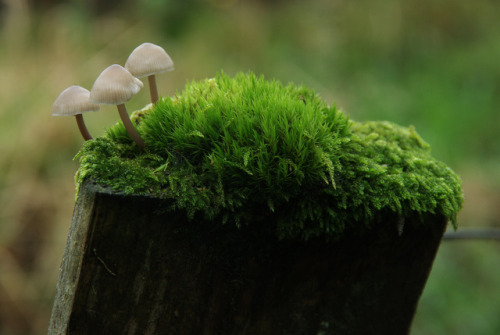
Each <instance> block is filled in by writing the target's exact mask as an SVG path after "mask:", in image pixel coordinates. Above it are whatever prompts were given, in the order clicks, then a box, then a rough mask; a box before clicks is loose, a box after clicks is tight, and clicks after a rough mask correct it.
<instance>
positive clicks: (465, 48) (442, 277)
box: [0, 0, 500, 335]
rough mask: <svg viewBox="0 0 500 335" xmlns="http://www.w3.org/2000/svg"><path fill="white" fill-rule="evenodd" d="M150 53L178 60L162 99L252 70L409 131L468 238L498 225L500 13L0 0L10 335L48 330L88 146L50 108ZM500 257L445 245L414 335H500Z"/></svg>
mask: <svg viewBox="0 0 500 335" xmlns="http://www.w3.org/2000/svg"><path fill="white" fill-rule="evenodd" d="M143 42H152V43H156V44H158V45H161V46H162V47H164V48H165V49H166V50H167V52H168V53H169V54H170V56H171V57H172V59H173V60H174V62H175V66H176V70H175V71H174V72H169V73H167V74H164V75H161V76H158V86H159V90H160V94H163V95H171V94H174V93H175V92H176V91H180V90H182V88H183V86H184V85H185V83H186V82H188V81H192V80H198V79H203V78H206V77H212V76H214V75H215V74H216V72H217V71H220V70H224V71H225V72H226V73H227V74H229V75H233V74H235V73H236V72H238V71H247V70H252V71H254V72H255V73H257V74H263V75H264V76H265V77H266V78H268V79H271V78H275V79H278V80H280V81H282V82H285V83H287V82H290V81H293V82H295V83H297V84H304V85H307V86H309V87H311V88H313V89H315V90H316V92H317V93H318V94H320V95H321V96H322V97H324V99H326V100H327V101H328V102H329V103H331V104H333V103H336V104H337V106H338V107H340V108H341V109H342V110H344V111H345V112H346V113H347V114H348V115H349V116H350V117H351V118H352V119H355V120H357V121H364V120H382V119H384V120H390V121H393V122H397V123H399V124H402V125H410V124H413V125H415V127H416V129H417V131H418V132H419V133H420V135H422V137H423V138H424V139H425V140H427V141H428V142H429V143H430V144H431V145H432V148H433V153H434V155H435V156H436V157H437V158H438V159H440V160H443V161H444V162H446V163H447V164H449V165H450V167H452V168H453V169H454V170H455V171H456V172H458V173H459V174H460V175H461V176H462V178H463V186H464V192H465V197H466V203H465V206H464V209H463V211H462V212H461V213H460V216H459V226H460V227H471V226H478V227H485V226H497V227H498V226H500V206H499V205H500V136H499V135H498V134H499V131H500V112H499V110H498V106H500V2H495V1H489V0H478V1H468V0H453V1H452V0H434V1H430V0H423V1H422V0H405V1H397V0H386V1H379V2H375V1H369V0H360V1H356V2H353V1H347V0H337V1H336V0H311V1H299V0H296V1H284V0H282V1H280V0H267V1H266V0H253V1H243V0H240V1H238V0H184V1H180V0H179V1H173V0H165V1H160V0H128V1H117V0H114V1H111V0H109V1H99V0H92V1H83V0H73V1H62V0H59V1H58V0H39V1H37V0H3V1H2V0H0V335H11V334H45V333H46V329H47V327H48V321H49V318H50V311H51V306H52V300H53V296H54V291H55V285H56V282H57V275H58V269H59V265H60V262H61V258H62V253H63V250H64V244H65V240H66V236H67V233H68V228H69V224H70V222H71V216H72V210H73V205H74V192H75V189H74V181H73V176H74V173H75V171H76V169H77V167H78V165H77V162H75V161H73V157H74V155H75V154H76V153H77V151H78V150H79V148H80V147H81V145H82V139H81V137H80V135H79V133H78V130H77V127H76V125H75V122H74V120H73V119H72V118H56V117H52V116H51V115H50V114H51V107H52V103H53V101H54V99H55V98H56V97H57V96H58V94H59V93H60V92H61V91H62V90H63V89H65V88H66V87H68V86H70V85H74V84H76V85H81V86H83V87H86V88H87V89H90V88H91V86H92V84H93V82H94V80H95V78H96V77H97V76H98V75H99V73H100V72H101V71H102V70H103V69H104V68H106V67H107V66H108V65H110V64H113V63H118V64H122V65H123V64H124V62H125V60H126V59H127V57H128V54H129V53H130V52H131V51H132V50H133V49H134V48H135V47H136V46H137V45H139V44H141V43H143ZM148 100H149V95H148V92H147V90H143V91H142V92H140V93H139V94H138V95H137V96H136V97H134V99H132V100H131V101H130V102H129V103H127V107H128V108H129V110H134V109H138V108H141V107H142V106H143V105H145V104H147V103H148V102H149V101H148ZM87 115H88V116H86V121H87V125H88V127H89V129H90V132H91V133H92V134H94V136H99V135H101V134H102V133H103V131H104V129H105V128H106V127H109V126H110V125H112V124H113V123H115V122H117V121H118V115H117V113H116V111H115V109H114V108H113V106H107V107H104V108H103V109H102V110H101V112H99V113H91V115H89V114H87ZM499 251H500V243H496V242H484V241H479V242H477V241H465V242H450V241H445V242H443V244H442V245H441V248H440V250H439V253H438V256H437V259H436V262H435V264H434V267H433V270H432V273H431V276H430V278H429V281H428V284H427V286H426V288H425V291H424V293H423V295H422V298H421V301H420V304H419V307H418V312H417V314H416V317H415V320H414V324H413V328H412V332H411V334H412V335H419V334H491V335H493V334H500V318H498V311H499V310H500V252H499ZM408 262H411V260H408Z"/></svg>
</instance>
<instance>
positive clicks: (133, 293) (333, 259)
mask: <svg viewBox="0 0 500 335" xmlns="http://www.w3.org/2000/svg"><path fill="white" fill-rule="evenodd" d="M162 208H165V203H164V202H162V201H161V200H158V199H155V198H147V197H138V196H123V195H119V194H115V193H112V192H109V191H105V190H102V189H101V188H100V187H99V186H97V185H93V184H92V183H90V182H86V183H84V184H83V185H82V188H81V190H80V194H79V200H78V202H77V204H76V207H75V212H74V216H73V221H72V224H71V227H70V233H69V237H68V241H67V245H66V250H65V253H64V256H63V261H62V266H61V273H60V278H59V282H58V284H57V293H56V297H55V303H54V307H53V312H52V318H51V321H50V329H49V334H176V335H182V334H207V335H208V334H261V335H266V334H398V335H400V334H407V333H408V332H409V327H410V324H411V321H412V318H413V314H414V312H415V309H416V306H417V302H418V299H419V297H420V294H421V293H422V290H423V288H424V285H425V282H426V280H427V277H428V274H429V271H430V269H431V265H432V262H433V259H434V256H435V254H436V252H437V249H438V246H439V243H440V240H441V238H442V236H443V232H444V229H445V226H446V220H445V219H444V218H443V217H441V216H429V217H428V220H429V221H428V222H426V223H425V224H415V223H414V222H412V220H411V218H406V224H405V229H404V232H403V234H402V235H401V236H399V234H398V230H397V222H398V218H397V217H396V218H388V219H387V220H385V221H383V222H381V223H380V224H377V225H376V226H375V228H374V229H373V230H372V231H371V232H370V233H368V234H362V235H360V234H352V235H346V236H345V237H343V238H341V239H340V240H339V241H336V242H330V243H327V242H325V241H323V240H320V239H313V240H309V241H307V242H304V241H284V240H282V241H280V240H278V239H277V238H275V237H274V235H271V234H266V233H263V231H264V230H263V229H260V228H259V227H260V225H262V226H263V225H265V224H266V222H261V223H256V224H255V225H251V226H248V227H243V228H242V229H237V228H236V227H234V226H232V225H222V224H219V223H218V222H206V221H205V222H201V221H197V222H190V221H188V220H187V219H186V218H185V215H184V214H183V213H181V212H179V213H166V212H165V211H163V210H162Z"/></svg>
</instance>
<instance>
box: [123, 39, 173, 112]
mask: <svg viewBox="0 0 500 335" xmlns="http://www.w3.org/2000/svg"><path fill="white" fill-rule="evenodd" d="M125 68H126V69H127V70H128V71H129V72H130V73H131V74H132V75H133V76H134V77H137V78H142V77H146V76H147V77H148V82H149V91H150V94H151V102H152V103H153V104H155V103H156V102H157V101H158V89H157V88H156V78H155V75H156V74H158V73H162V72H166V71H172V70H174V62H172V59H170V56H169V55H168V54H167V52H166V51H165V50H164V49H163V48H162V47H160V46H158V45H155V44H152V43H143V44H141V45H139V46H138V47H137V48H135V49H134V51H132V53H131V54H130V56H129V57H128V59H127V62H125Z"/></svg>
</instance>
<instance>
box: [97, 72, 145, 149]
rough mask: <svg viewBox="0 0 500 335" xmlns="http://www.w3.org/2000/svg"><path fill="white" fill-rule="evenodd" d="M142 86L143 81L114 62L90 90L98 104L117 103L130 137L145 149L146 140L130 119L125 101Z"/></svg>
mask: <svg viewBox="0 0 500 335" xmlns="http://www.w3.org/2000/svg"><path fill="white" fill-rule="evenodd" d="M142 86H143V84H142V81H140V80H139V79H137V78H135V77H134V76H132V75H131V74H130V72H128V71H127V70H126V69H125V68H124V67H123V66H120V65H118V64H113V65H111V66H109V67H107V68H106V69H105V70H104V71H102V72H101V74H100V75H99V77H97V79H96V81H95V82H94V86H92V89H91V90H90V101H91V102H93V103H97V104H104V105H116V106H117V108H118V113H119V114H120V118H121V120H122V122H123V125H124V126H125V129H126V130H127V132H128V133H129V135H130V137H132V139H133V140H134V142H135V143H136V144H137V146H138V147H139V148H141V149H144V140H143V139H142V138H141V136H140V135H139V133H138V132H137V130H136V129H135V127H134V125H133V124H132V122H131V121H130V117H129V116H128V113H127V109H126V108H125V102H127V101H129V100H130V98H132V96H134V95H135V94H137V92H139V91H140V90H141V88H142Z"/></svg>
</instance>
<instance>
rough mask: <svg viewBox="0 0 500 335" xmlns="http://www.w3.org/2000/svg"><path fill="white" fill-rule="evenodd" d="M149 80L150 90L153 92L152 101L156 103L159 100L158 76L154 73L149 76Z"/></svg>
mask: <svg viewBox="0 0 500 335" xmlns="http://www.w3.org/2000/svg"><path fill="white" fill-rule="evenodd" d="M148 82H149V92H150V94H151V102H152V103H153V105H154V104H155V103H156V102H157V101H158V88H157V87H156V78H155V75H154V74H152V75H150V76H148Z"/></svg>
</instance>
